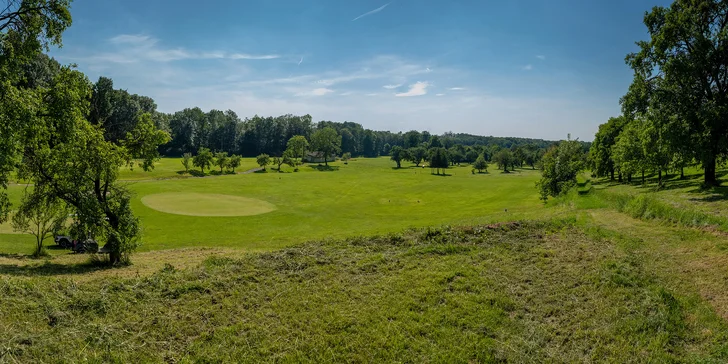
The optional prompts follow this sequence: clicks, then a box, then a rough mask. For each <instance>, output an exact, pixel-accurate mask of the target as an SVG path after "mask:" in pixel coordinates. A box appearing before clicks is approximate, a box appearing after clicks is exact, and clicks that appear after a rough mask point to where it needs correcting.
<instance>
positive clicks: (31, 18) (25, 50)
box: [0, 0, 71, 222]
mask: <svg viewBox="0 0 728 364" xmlns="http://www.w3.org/2000/svg"><path fill="white" fill-rule="evenodd" d="M69 5H70V0H7V1H3V2H0V9H2V10H0V222H1V221H4V220H5V219H6V218H7V213H8V211H9V208H10V203H9V200H8V197H7V193H6V189H7V183H8V178H9V175H10V173H11V172H12V171H13V169H14V167H15V165H16V164H17V163H18V160H19V157H20V152H21V150H22V146H21V144H20V141H19V134H20V133H21V129H22V128H23V127H24V126H27V125H28V124H29V123H31V122H32V118H33V117H34V115H35V114H36V112H35V111H36V110H35V109H36V108H37V106H38V104H40V103H41V102H42V98H41V96H42V95H41V92H40V91H39V90H38V89H37V88H36V87H35V86H36V85H35V84H33V82H32V81H30V82H29V81H28V78H29V77H27V72H23V68H26V69H27V68H28V65H29V64H31V63H32V62H33V60H35V59H37V58H38V56H39V54H40V53H41V52H42V51H44V50H47V49H48V48H49V46H51V45H58V46H60V45H61V41H62V34H63V31H64V30H65V29H66V28H67V27H69V26H70V25H71V13H70V11H69Z"/></svg>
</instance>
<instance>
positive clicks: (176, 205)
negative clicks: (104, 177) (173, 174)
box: [142, 192, 276, 216]
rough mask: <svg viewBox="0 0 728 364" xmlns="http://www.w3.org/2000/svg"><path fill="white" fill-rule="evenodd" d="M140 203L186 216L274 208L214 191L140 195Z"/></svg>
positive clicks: (262, 211)
mask: <svg viewBox="0 0 728 364" xmlns="http://www.w3.org/2000/svg"><path fill="white" fill-rule="evenodd" d="M142 203H143V204H144V206H146V207H149V208H152V209H154V210H157V211H160V212H165V213H168V214H175V215H187V216H252V215H260V214H265V213H266V212H271V211H273V210H275V209H276V207H275V205H273V204H270V203H268V202H265V201H261V200H257V199H254V198H247V197H240V196H232V195H219V194H215V193H192V192H166V193H156V194H153V195H146V196H144V197H142Z"/></svg>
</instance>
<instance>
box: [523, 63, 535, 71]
mask: <svg viewBox="0 0 728 364" xmlns="http://www.w3.org/2000/svg"><path fill="white" fill-rule="evenodd" d="M532 69H533V66H532V65H530V64H527V65H525V66H524V67H523V70H524V71H530V70H532Z"/></svg>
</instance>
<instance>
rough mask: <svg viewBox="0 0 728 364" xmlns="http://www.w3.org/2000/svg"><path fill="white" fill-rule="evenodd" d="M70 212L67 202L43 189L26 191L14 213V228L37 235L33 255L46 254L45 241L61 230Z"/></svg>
mask: <svg viewBox="0 0 728 364" xmlns="http://www.w3.org/2000/svg"><path fill="white" fill-rule="evenodd" d="M67 216H68V213H67V211H66V208H65V203H64V202H63V201H61V200H58V199H56V198H55V196H53V194H49V193H45V191H42V189H38V188H36V189H32V190H30V189H28V190H26V191H25V194H24V195H23V198H22V200H21V202H20V206H19V207H18V209H17V211H16V212H15V214H14V215H13V230H15V231H19V232H23V233H27V234H30V235H33V236H34V237H35V251H34V252H33V256H36V257H38V256H41V255H44V249H43V241H45V240H46V239H47V238H50V237H52V236H53V232H55V231H59V230H61V228H62V227H63V225H64V223H65V222H66V218H67Z"/></svg>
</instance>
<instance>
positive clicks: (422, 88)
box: [394, 81, 430, 97]
mask: <svg viewBox="0 0 728 364" xmlns="http://www.w3.org/2000/svg"><path fill="white" fill-rule="evenodd" d="M429 86H430V84H429V83H427V82H422V81H420V82H417V83H415V84H414V85H410V89H409V91H407V92H401V93H398V94H395V95H394V96H399V97H409V96H422V95H425V94H427V87H429Z"/></svg>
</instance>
